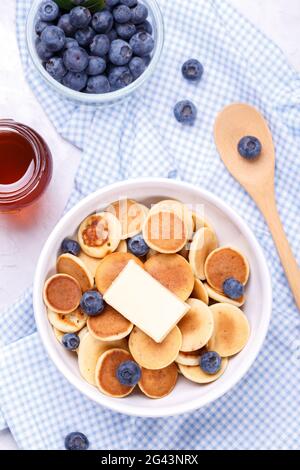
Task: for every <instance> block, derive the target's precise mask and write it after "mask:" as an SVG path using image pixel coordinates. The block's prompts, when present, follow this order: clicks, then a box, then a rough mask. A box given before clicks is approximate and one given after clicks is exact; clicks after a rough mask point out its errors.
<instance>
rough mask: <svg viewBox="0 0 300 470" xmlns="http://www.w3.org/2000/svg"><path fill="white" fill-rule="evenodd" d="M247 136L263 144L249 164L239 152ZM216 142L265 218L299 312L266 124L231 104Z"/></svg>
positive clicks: (298, 286)
mask: <svg viewBox="0 0 300 470" xmlns="http://www.w3.org/2000/svg"><path fill="white" fill-rule="evenodd" d="M245 136H254V137H257V138H258V139H259V140H260V142H261V144H262V153H261V155H260V156H259V157H258V158H257V159H255V160H252V161H248V160H246V159H245V158H243V157H241V156H240V154H239V152H238V149H237V146H238V142H239V141H240V139H241V138H242V137H245ZM215 141H216V145H217V148H218V151H219V153H220V156H221V158H222V160H223V162H224V164H225V165H226V167H227V168H228V170H229V171H230V173H231V174H232V175H233V176H234V177H235V179H236V180H237V181H238V182H239V183H240V184H241V185H242V186H243V187H244V188H245V190H246V191H247V192H248V193H249V195H250V196H251V197H252V198H253V200H254V201H255V203H256V204H257V206H258V207H259V209H260V211H261V212H262V214H263V215H264V217H265V219H266V221H267V224H268V226H269V228H270V231H271V234H272V236H273V239H274V242H275V245H276V247H277V250H278V254H279V256H280V259H281V262H282V265H283V268H284V270H285V272H286V276H287V279H288V281H289V284H290V287H291V290H292V292H293V294H294V298H295V301H296V304H297V306H298V308H299V309H300V270H299V267H298V265H297V262H296V259H295V257H294V255H293V253H292V250H291V247H290V245H289V242H288V240H287V238H286V234H285V232H284V229H283V226H282V223H281V220H280V217H279V214H278V210H277V207H276V199H275V185H274V179H275V148H274V144H273V139H272V134H271V131H270V129H269V127H268V124H267V122H266V121H265V119H264V117H263V116H262V115H261V114H260V112H259V111H257V109H255V108H253V107H252V106H249V105H246V104H241V103H240V104H239V103H237V104H232V105H230V106H227V107H226V108H225V109H223V111H221V112H220V114H219V115H218V117H217V119H216V123H215Z"/></svg>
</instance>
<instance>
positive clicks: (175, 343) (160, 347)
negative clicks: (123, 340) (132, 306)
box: [128, 326, 182, 370]
mask: <svg viewBox="0 0 300 470" xmlns="http://www.w3.org/2000/svg"><path fill="white" fill-rule="evenodd" d="M181 342H182V337H181V333H180V330H179V328H178V327H177V326H175V327H174V328H173V330H172V331H171V332H170V333H169V334H168V336H166V338H165V339H164V340H163V341H162V342H161V343H156V342H155V341H154V340H153V339H152V338H150V336H147V335H146V334H145V333H144V332H143V331H142V330H140V329H139V328H137V327H134V328H133V330H132V332H131V333H130V336H129V341H128V345H129V350H130V352H131V354H132V356H133V357H134V360H135V361H136V362H137V363H138V364H139V365H140V366H141V367H145V369H151V370H157V369H163V368H164V367H167V366H168V365H170V364H171V363H172V362H174V361H175V359H176V357H177V356H178V353H179V351H180V347H181Z"/></svg>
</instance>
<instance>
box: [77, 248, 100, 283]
mask: <svg viewBox="0 0 300 470" xmlns="http://www.w3.org/2000/svg"><path fill="white" fill-rule="evenodd" d="M78 258H79V259H80V260H81V261H82V262H83V263H84V265H85V267H86V268H87V269H88V271H89V272H90V273H91V275H92V276H93V277H95V275H96V271H97V268H98V266H99V264H100V263H101V261H102V260H101V259H99V258H93V257H92V256H89V255H87V254H86V253H85V252H84V251H81V252H80V254H79V256H78Z"/></svg>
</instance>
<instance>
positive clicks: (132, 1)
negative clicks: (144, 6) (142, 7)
mask: <svg viewBox="0 0 300 470" xmlns="http://www.w3.org/2000/svg"><path fill="white" fill-rule="evenodd" d="M137 2H138V0H120V3H121V4H122V5H126V6H127V7H129V8H131V7H135V6H136V5H137Z"/></svg>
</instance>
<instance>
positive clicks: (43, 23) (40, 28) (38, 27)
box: [34, 20, 49, 35]
mask: <svg viewBox="0 0 300 470" xmlns="http://www.w3.org/2000/svg"><path fill="white" fill-rule="evenodd" d="M47 26H49V23H47V22H46V21H43V20H38V21H37V22H36V23H35V27H34V29H35V32H36V34H38V35H40V34H42V32H43V31H44V29H45V28H46V27H47Z"/></svg>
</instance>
